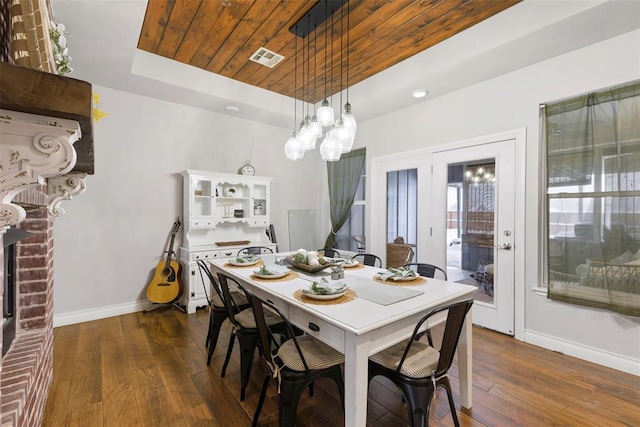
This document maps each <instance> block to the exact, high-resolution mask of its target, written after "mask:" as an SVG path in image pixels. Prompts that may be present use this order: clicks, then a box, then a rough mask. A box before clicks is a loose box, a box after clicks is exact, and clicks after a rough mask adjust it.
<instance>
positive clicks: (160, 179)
mask: <svg viewBox="0 0 640 427" xmlns="http://www.w3.org/2000/svg"><path fill="white" fill-rule="evenodd" d="M93 89H94V91H95V92H97V93H98V94H99V95H100V99H101V102H102V106H101V109H102V110H104V111H105V112H107V113H108V116H107V117H106V118H104V119H103V120H101V121H100V122H98V123H96V124H95V125H94V145H95V174H94V175H90V176H88V177H87V178H86V183H87V190H86V192H85V193H84V194H82V195H80V196H77V197H75V198H74V199H73V200H71V201H67V202H64V203H63V204H62V207H63V208H64V209H65V211H66V213H65V214H64V215H63V216H62V217H60V218H59V219H57V220H56V222H55V226H54V230H55V231H54V233H55V235H54V238H55V266H54V268H55V284H54V286H55V293H54V313H55V316H54V317H55V324H56V325H61V324H66V323H73V322H78V321H85V320H90V319H95V318H100V317H107V316H111V315H116V314H121V313H126V312H131V311H135V310H138V309H140V304H139V303H140V302H144V301H146V296H145V291H146V286H147V283H148V281H149V279H150V277H151V274H152V272H153V270H154V269H155V266H156V265H157V263H158V262H159V261H160V260H161V259H162V256H163V253H162V251H163V250H165V249H166V242H167V236H168V234H169V231H170V229H171V225H172V224H173V221H174V219H175V217H176V216H178V215H180V216H181V215H182V177H181V176H180V175H179V172H180V171H182V170H184V169H200V170H211V171H218V172H227V173H236V172H237V170H238V168H239V167H240V166H241V165H243V164H244V161H245V160H247V159H248V160H251V163H252V164H253V165H254V167H255V168H256V175H261V176H272V177H274V178H275V179H274V180H273V181H272V187H271V195H272V205H271V206H272V211H271V219H272V223H273V224H274V226H275V229H276V235H277V237H278V243H279V246H280V249H281V250H288V249H289V248H288V242H289V236H288V232H287V229H288V226H287V210H289V209H317V210H320V209H321V204H320V197H319V196H318V195H319V194H321V193H322V191H323V187H326V184H325V185H324V186H323V184H324V183H326V178H325V179H324V180H320V179H305V178H304V177H315V176H319V175H320V176H322V175H323V174H324V176H325V177H326V171H324V169H325V165H324V162H322V161H321V160H320V158H319V155H318V154H317V150H316V152H314V153H309V154H308V155H307V156H305V158H304V159H303V160H301V161H298V162H291V161H288V160H286V159H285V157H284V152H283V147H284V143H285V141H286V140H287V138H288V137H289V133H290V131H289V130H287V129H283V128H279V127H273V126H268V125H264V124H261V123H257V122H252V121H247V120H244V119H238V118H234V117H230V116H228V115H223V114H216V113H212V112H210V111H205V110H200V109H196V108H192V107H185V106H182V105H178V104H173V103H169V102H164V101H158V100H156V99H152V98H147V97H142V96H138V95H134V94H130V93H126V92H121V91H116V90H113V89H109V88H104V87H96V86H94V88H93ZM325 191H326V190H325ZM177 237H178V239H177V241H176V245H175V248H174V249H177V248H178V247H179V246H180V245H181V243H182V238H181V234H179V235H178V236H177Z"/></svg>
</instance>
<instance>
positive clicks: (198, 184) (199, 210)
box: [191, 178, 212, 216]
mask: <svg viewBox="0 0 640 427" xmlns="http://www.w3.org/2000/svg"><path fill="white" fill-rule="evenodd" d="M191 188H193V199H192V200H193V209H192V213H191V215H193V216H211V188H212V185H211V181H206V180H202V179H197V178H196V179H194V181H193V186H192V187H191Z"/></svg>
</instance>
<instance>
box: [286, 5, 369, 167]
mask: <svg viewBox="0 0 640 427" xmlns="http://www.w3.org/2000/svg"><path fill="white" fill-rule="evenodd" d="M345 6H346V9H347V10H346V11H345V10H344V9H345ZM329 9H331V10H329ZM338 9H340V25H339V26H340V33H339V34H340V50H341V52H340V65H339V68H340V71H339V72H340V82H339V83H340V103H342V91H343V90H344V89H345V87H346V98H347V102H346V103H345V104H344V110H343V111H342V114H340V116H339V117H337V118H336V117H335V112H334V108H333V107H332V106H331V105H330V103H329V99H328V98H332V97H327V75H328V73H327V51H328V48H329V43H328V39H327V34H331V39H332V41H331V45H330V46H331V58H332V59H331V61H332V62H331V79H332V80H333V58H334V54H333V46H334V43H333V37H334V36H333V34H334V33H335V34H337V32H334V28H333V26H334V17H333V14H334V12H336V11H337V10H338ZM345 13H346V15H347V25H346V26H347V28H346V32H345V30H344V28H343V27H344V25H343V19H342V17H343V15H344V14H345ZM312 17H313V24H312V23H311V19H312ZM328 18H331V21H330V22H329V19H328ZM305 21H306V22H305ZM323 22H326V24H325V25H324V30H325V31H324V36H325V43H324V57H325V64H324V70H325V72H324V92H325V96H324V99H323V100H322V102H321V104H320V107H319V108H318V109H317V112H316V110H315V104H314V112H315V114H314V115H313V117H310V113H311V112H310V108H309V106H308V104H307V114H306V116H305V115H304V111H305V101H302V105H303V107H302V111H303V114H302V116H305V118H304V120H303V121H302V122H301V124H300V128H299V129H296V128H295V127H294V130H293V132H292V134H291V137H290V138H289V139H288V140H287V142H286V144H285V147H284V151H285V156H286V157H287V158H288V159H290V160H300V159H302V158H303V156H304V153H305V151H310V150H314V149H315V148H316V140H317V139H321V140H322V143H321V144H320V155H321V156H322V159H323V160H325V161H336V160H339V159H340V156H341V155H342V154H343V153H348V152H350V151H351V149H352V148H353V144H354V141H355V136H356V131H357V124H356V119H355V117H354V116H353V114H352V112H351V104H350V103H349V55H348V53H347V61H346V67H345V68H346V76H347V80H346V86H343V84H342V83H343V82H342V76H343V74H344V71H343V61H342V51H343V49H342V40H343V37H344V36H345V35H346V38H347V45H346V50H347V52H349V47H350V46H349V0H339V1H328V0H321V1H320V2H318V3H316V5H315V6H314V7H312V8H311V9H310V10H309V11H308V13H307V14H306V15H305V16H304V17H303V18H301V19H300V20H299V21H298V23H296V24H294V26H293V27H291V28H290V31H291V32H292V33H293V34H294V37H295V44H296V47H295V69H294V80H295V82H294V86H295V88H296V89H295V94H294V123H297V121H296V106H297V104H296V102H297V92H298V86H297V74H298V73H299V69H298V60H297V55H298V49H297V38H298V37H302V39H303V49H302V53H303V55H304V42H305V40H304V39H305V37H306V39H307V40H306V42H307V54H308V55H309V52H310V51H311V46H310V41H309V39H310V37H308V36H309V35H310V34H311V33H312V32H316V31H317V30H318V28H319V26H320V24H322V23H323ZM316 37H317V36H316ZM314 40H315V39H314ZM315 48H316V46H315V42H314V47H313V49H314V52H316V51H315ZM316 57H317V53H314V61H315V60H316ZM303 62H304V61H303ZM304 65H305V64H303V67H302V75H303V82H302V85H303V86H304V85H305V83H304V75H305V69H304ZM306 65H307V66H308V67H310V61H309V60H307V61H306ZM313 68H314V73H315V71H316V70H317V67H316V66H315V65H314V67H313ZM307 82H308V83H310V82H311V79H310V78H308V79H307ZM313 82H314V84H315V82H316V79H315V77H314V79H313ZM332 86H333V85H332ZM311 92H313V96H315V86H314V87H313V88H311V89H310V88H309V87H306V90H305V88H304V87H303V88H302V93H303V94H304V93H306V94H307V96H308V95H309V93H311Z"/></svg>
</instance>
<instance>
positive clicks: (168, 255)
mask: <svg viewBox="0 0 640 427" xmlns="http://www.w3.org/2000/svg"><path fill="white" fill-rule="evenodd" d="M175 239H176V234H175V233H173V234H171V242H170V243H169V250H168V251H167V260H166V261H165V263H164V268H169V266H170V265H171V255H173V242H174V241H175Z"/></svg>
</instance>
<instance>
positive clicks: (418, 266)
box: [403, 262, 447, 347]
mask: <svg viewBox="0 0 640 427" xmlns="http://www.w3.org/2000/svg"><path fill="white" fill-rule="evenodd" d="M403 267H406V268H410V269H412V270H414V271H415V272H416V273H418V274H419V275H421V276H423V277H432V278H435V277H436V272H438V271H439V272H441V273H442V275H443V276H444V280H447V271H446V270H444V269H442V268H440V267H438V266H437V265H433V264H427V263H424V262H414V263H409V264H405V265H403ZM422 335H426V336H427V341H428V342H429V345H430V346H432V347H433V337H432V336H431V331H429V330H428V329H427V330H425V331H424V332H423V334H422ZM420 336H421V335H419V336H418V337H417V338H418V339H419V338H420Z"/></svg>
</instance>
